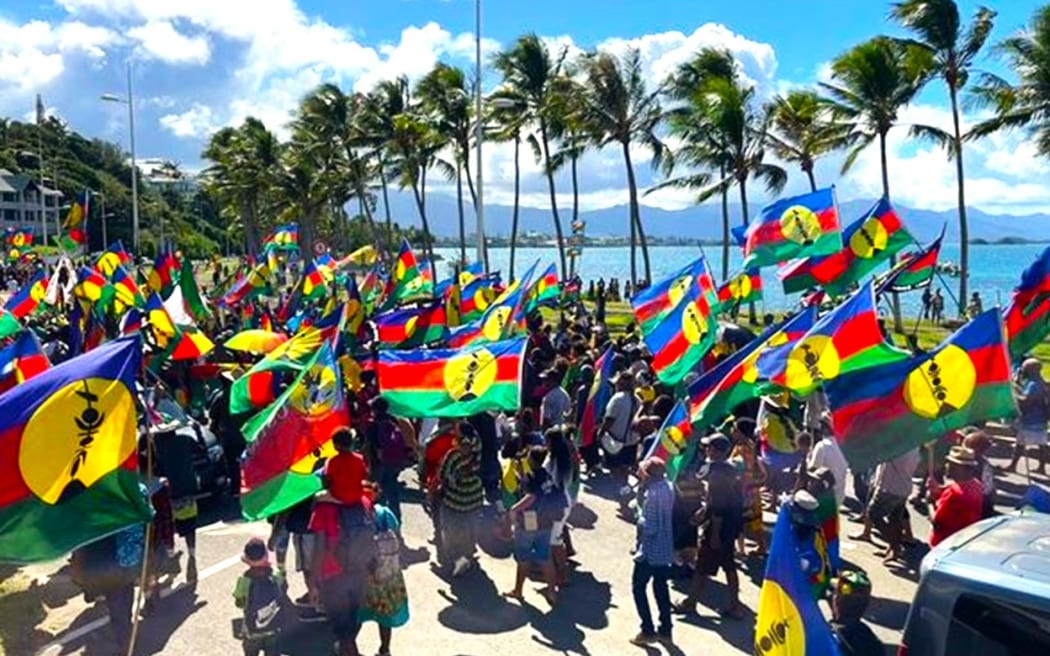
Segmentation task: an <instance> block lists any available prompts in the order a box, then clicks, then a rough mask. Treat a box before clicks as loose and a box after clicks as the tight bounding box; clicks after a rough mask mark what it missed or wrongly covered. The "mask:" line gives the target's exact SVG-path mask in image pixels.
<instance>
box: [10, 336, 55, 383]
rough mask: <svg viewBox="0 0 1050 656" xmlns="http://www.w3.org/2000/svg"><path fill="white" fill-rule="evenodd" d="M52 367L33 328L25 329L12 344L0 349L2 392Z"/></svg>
mask: <svg viewBox="0 0 1050 656" xmlns="http://www.w3.org/2000/svg"><path fill="white" fill-rule="evenodd" d="M50 368H51V362H50V360H48V359H47V355H45V354H44V350H43V349H42V348H40V341H39V340H38V339H37V338H36V335H35V334H34V333H33V331H31V330H24V331H22V332H20V333H19V334H18V336H17V337H15V340H14V341H13V342H11V344H9V345H7V346H5V347H4V348H2V349H0V392H6V391H7V390H9V389H11V388H12V387H15V386H16V385H21V384H22V383H24V382H26V381H27V380H29V379H30V378H33V377H34V376H37V375H39V374H41V373H43V372H45V371H47V370H48V369H50Z"/></svg>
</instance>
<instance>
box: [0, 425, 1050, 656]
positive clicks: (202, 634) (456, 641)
mask: <svg viewBox="0 0 1050 656" xmlns="http://www.w3.org/2000/svg"><path fill="white" fill-rule="evenodd" d="M998 449H999V450H1000V453H999V455H1001V456H1002V455H1004V453H1005V451H1004V447H1002V446H1001V445H1000V446H999V447H998ZM997 462H1000V463H1001V462H1003V461H1002V460H999V461H997ZM1041 482H1042V483H1044V484H1045V483H1046V481H1045V480H1042V481H1041ZM1023 483H1024V482H1023V480H1022V479H1021V478H1020V477H1016V476H1014V477H1010V478H1009V480H1008V481H1005V483H1004V485H1003V486H1002V487H1001V490H1002V492H1003V493H1004V497H1003V499H1002V500H1003V501H1004V502H1005V503H1004V508H1005V507H1006V505H1008V503H1009V502H1010V501H1011V500H1012V499H1014V498H1016V496H1017V495H1019V494H1020V493H1021V491H1022V490H1023ZM609 492H610V489H609V486H608V484H604V485H603V484H599V485H597V486H596V487H585V490H584V492H583V494H582V495H581V507H580V508H579V509H578V510H577V511H576V513H575V514H574V518H573V519H574V524H575V529H574V532H573V536H574V537H573V539H574V542H575V545H576V549H577V551H578V554H577V557H576V560H578V561H579V567H578V569H577V571H576V573H575V574H574V576H573V580H572V584H571V586H570V587H569V588H567V589H566V591H565V592H564V594H563V595H562V597H561V599H560V600H559V603H558V606H557V608H556V609H554V610H551V609H550V608H549V607H548V606H547V604H546V602H545V601H544V600H543V598H542V597H541V596H540V595H539V594H538V593H537V592H536V589H537V587H538V584H529V585H528V586H527V587H526V595H525V603H524V604H519V603H516V602H512V601H508V600H505V599H503V598H502V597H501V596H500V592H501V591H504V590H507V589H509V588H510V587H511V585H512V583H513V579H514V563H513V561H512V560H510V559H508V558H496V557H492V556H490V555H487V554H486V555H483V556H482V559H481V564H482V568H481V570H480V571H479V570H475V571H474V572H472V573H470V574H469V575H467V576H466V577H464V578H463V579H461V580H447V579H445V578H443V577H442V576H441V575H440V574H439V573H438V572H436V571H435V569H434V568H433V567H432V563H431V558H430V557H431V556H432V554H433V546H432V545H430V544H429V542H428V540H429V538H430V533H431V531H430V524H429V520H428V519H427V517H426V516H425V515H424V513H423V511H422V509H421V508H420V506H419V505H418V504H417V503H409V504H407V505H406V506H405V527H404V533H405V538H406V543H407V546H408V547H409V549H412V550H414V553H415V557H414V558H412V559H411V561H410V564H409V566H408V568H407V570H406V574H405V575H406V580H407V584H408V590H409V597H410V607H411V615H412V618H411V621H410V623H409V625H408V626H407V627H406V628H403V629H400V630H398V631H396V632H395V635H394V653H395V654H422V653H428V654H435V655H438V656H488V655H490V654H498V653H510V654H515V655H516V656H517V655H522V656H528V655H531V654H553V653H562V654H580V655H583V656H586V655H588V654H596V655H597V654H633V653H643V652H644V653H647V654H650V655H656V654H660V653H664V652H666V653H670V654H687V655H689V656H692V655H694V654H711V655H723V654H725V655H729V654H734V655H735V654H741V653H751V639H752V630H753V622H754V616H753V615H749V616H748V617H747V618H746V619H744V620H743V621H731V620H723V619H721V618H720V617H719V616H718V614H717V613H716V612H714V610H712V609H714V608H718V607H720V606H722V605H723V603H724V599H725V596H724V595H725V588H724V586H723V585H722V583H721V582H720V581H716V583H715V584H714V585H712V586H710V587H709V589H708V591H707V595H706V597H705V599H704V604H705V605H706V608H705V607H701V614H700V615H699V616H693V617H688V618H683V619H682V620H681V621H678V623H677V624H676V625H675V632H674V635H675V642H676V644H677V648H664V647H652V648H648V649H645V650H643V649H640V648H637V647H633V646H631V645H629V644H628V643H627V640H628V639H629V638H630V637H631V636H632V635H634V633H636V632H637V629H638V626H637V618H636V615H635V611H634V606H633V602H632V600H631V594H630V571H631V561H630V557H629V555H628V549H629V548H630V547H631V545H632V543H633V535H634V529H633V527H632V526H631V525H629V524H627V523H626V522H624V521H622V520H621V519H618V518H617V513H616V503H615V501H613V500H612V499H611V495H610V494H609ZM223 512H225V516H223ZM206 519H207V520H208V521H209V524H208V525H207V526H206V527H204V528H203V529H202V530H201V532H200V537H199V546H198V563H199V569H200V579H201V580H200V583H199V584H198V586H197V588H196V591H191V590H189V589H187V588H182V589H179V590H177V591H176V592H175V593H174V594H172V595H170V596H169V597H168V598H166V599H165V600H164V603H163V605H162V608H161V610H160V612H158V613H157V614H156V616H154V617H151V618H149V619H147V620H145V621H144V622H143V623H142V625H141V627H140V632H141V636H140V641H139V642H140V650H139V653H141V654H157V653H164V654H193V655H194V656H210V655H213V654H214V655H222V656H228V655H231V654H235V653H240V647H239V644H238V643H237V641H236V640H234V638H233V637H232V635H231V631H230V620H231V618H233V617H235V615H236V611H235V609H234V607H233V604H232V600H231V597H230V594H231V592H232V590H233V586H234V582H235V580H236V578H237V576H238V575H239V573H240V572H241V570H242V566H241V565H240V563H239V561H238V559H237V556H238V555H239V553H240V549H241V546H242V545H243V543H244V541H245V540H246V538H247V537H248V536H251V535H262V536H265V535H266V533H267V525H266V524H265V523H244V522H242V521H240V520H239V519H238V518H237V517H236V508H235V507H231V508H226V509H217V508H211V509H209V510H208V513H207V516H206ZM767 519H769V520H772V517H767ZM913 525H914V531H915V534H916V536H919V537H923V536H925V535H927V534H928V530H929V525H928V523H927V522H926V520H925V519H924V518H923V517H921V516H920V515H918V514H917V513H913ZM856 528H857V527H856V525H854V524H850V523H848V522H843V533H844V534H846V533H849V532H852V531H853V530H855V529H856ZM873 551H874V548H873V547H872V546H871V545H869V544H863V543H854V542H852V541H850V540H849V539H846V538H845V537H844V538H843V540H842V555H843V558H844V559H845V560H846V561H848V562H851V563H853V564H855V565H856V566H859V567H861V568H863V569H865V570H867V571H868V572H869V575H870V576H871V579H872V582H873V588H874V597H875V598H874V600H873V604H872V606H871V609H870V612H869V613H868V620H869V621H870V623H871V624H872V626H873V628H874V629H875V631H876V633H877V635H878V636H879V637H880V638H881V639H882V640H883V641H884V642H886V643H887V653H888V654H889V653H893V648H894V647H895V645H896V643H897V640H898V638H899V631H900V628H901V626H902V625H903V622H904V619H905V616H906V614H907V610H908V605H909V603H910V600H911V598H912V595H913V593H914V588H915V581H916V578H917V576H916V568H917V565H918V561H919V559H920V558H921V555H922V553H923V552H922V551H915V552H913V553H912V554H911V556H912V558H911V564H910V566H908V567H900V568H893V569H887V568H885V567H884V566H883V565H882V564H881V562H880V561H879V559H877V558H875V557H874V555H873V554H872V552H873ZM52 569H53V567H52ZM61 576H62V575H61V574H60V575H59V579H60V578H61ZM760 576H761V563H758V562H746V563H745V565H744V570H743V572H742V575H741V580H742V595H741V596H742V599H743V601H744V603H745V604H746V605H747V606H748V607H749V608H750V609H752V610H753V609H755V608H756V606H757V600H758V587H757V582H758V581H759V579H760ZM49 585H51V584H49ZM56 585H57V583H56ZM291 588H292V590H291V591H292V593H293V595H295V596H298V595H299V594H301V593H302V592H303V591H304V587H303V584H302V581H301V578H299V577H297V576H295V575H293V576H292V577H291ZM679 596H680V593H673V597H674V598H677V597H679ZM2 601H3V600H2V599H0V606H2ZM50 612H51V613H59V612H60V613H64V614H65V615H66V616H68V618H69V619H68V620H67V621H66V623H65V624H63V626H68V628H67V629H66V630H65V631H64V632H62V633H59V634H58V635H57V636H56V637H57V641H56V642H53V643H52V644H51V645H50V647H49V648H48V649H46V650H45V653H48V654H88V655H95V654H108V653H110V652H109V650H108V649H109V648H108V642H107V639H106V638H107V635H108V634H107V631H106V630H105V627H101V626H100V625H101V623H102V622H104V621H105V620H104V612H102V611H101V610H100V609H93V608H90V607H87V606H85V605H84V604H83V601H82V598H81V597H75V598H72V599H69V600H67V601H65V603H63V604H60V605H59V606H58V608H57V609H54V610H51V611H50ZM330 639H331V638H330V636H329V633H328V630H327V628H326V626H325V625H324V624H310V625H302V627H301V628H300V630H299V631H298V632H297V633H296V634H295V636H294V637H293V638H292V639H291V640H289V644H288V645H287V647H286V653H288V654H303V655H306V654H323V653H327V652H326V649H327V644H330ZM43 642H44V641H39V642H38V644H37V645H36V646H37V647H38V648H39V647H40V646H42V645H43ZM359 644H360V646H361V648H362V653H365V654H372V653H375V652H376V651H377V647H378V637H377V634H376V629H375V626H374V625H368V626H366V627H365V629H364V630H363V632H362V637H361V639H360V641H359Z"/></svg>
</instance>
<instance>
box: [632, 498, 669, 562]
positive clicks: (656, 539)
mask: <svg viewBox="0 0 1050 656" xmlns="http://www.w3.org/2000/svg"><path fill="white" fill-rule="evenodd" d="M673 510H674V487H672V485H671V483H670V482H669V481H666V480H663V481H659V482H656V483H652V484H650V485H649V486H648V487H647V488H646V490H645V501H644V503H643V504H642V515H641V517H640V518H639V519H638V551H637V553H635V556H634V559H635V560H638V561H642V560H644V561H645V562H647V563H649V564H650V565H655V566H658V567H659V566H667V565H670V564H671V563H672V562H673V560H674V531H673V529H672V526H671V515H672V512H673Z"/></svg>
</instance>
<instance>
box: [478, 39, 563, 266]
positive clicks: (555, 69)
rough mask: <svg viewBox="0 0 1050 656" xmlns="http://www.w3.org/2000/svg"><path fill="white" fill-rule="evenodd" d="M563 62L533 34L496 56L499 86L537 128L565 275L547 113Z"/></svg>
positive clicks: (561, 58)
mask: <svg viewBox="0 0 1050 656" xmlns="http://www.w3.org/2000/svg"><path fill="white" fill-rule="evenodd" d="M564 60H565V51H564V50H563V51H562V52H561V53H560V54H559V55H558V56H557V57H556V58H552V57H551V53H550V51H549V50H548V48H547V46H546V44H544V43H543V41H541V40H540V38H539V37H538V36H536V35H535V34H531V33H530V34H526V35H523V36H520V37H518V40H517V41H515V42H514V45H512V46H511V47H510V49H509V50H505V51H503V52H501V53H499V54H498V55H496V60H495V66H496V69H497V70H498V71H499V72H500V73H501V74H502V75H503V86H504V87H505V88H507V89H509V90H511V91H513V93H514V94H515V95H517V97H519V98H521V99H522V100H524V102H525V116H526V117H527V119H528V120H529V121H530V122H533V123H535V124H536V125H537V126H539V139H538V141H539V146H540V149H539V155H540V156H541V157H540V158H537V159H538V161H542V163H543V170H544V173H545V175H546V176H547V189H548V191H549V193H550V202H551V219H552V220H553V221H554V234H555V237H556V238H557V241H558V258H559V260H560V262H561V269H560V271H561V274H562V275H563V276H564V275H566V274H567V273H568V269H567V268H566V264H565V238H564V236H563V233H562V228H561V219H560V218H559V216H558V199H557V193H556V191H555V187H554V170H553V169H552V168H551V148H550V139H551V135H550V126H549V122H550V111H551V105H552V104H553V103H554V102H555V93H556V87H555V81H556V79H557V78H558V76H559V74H560V73H561V69H562V65H563V63H564Z"/></svg>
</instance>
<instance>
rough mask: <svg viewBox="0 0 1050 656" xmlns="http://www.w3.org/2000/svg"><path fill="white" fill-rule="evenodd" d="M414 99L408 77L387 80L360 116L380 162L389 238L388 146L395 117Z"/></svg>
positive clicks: (380, 178)
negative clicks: (410, 92) (410, 93)
mask: <svg viewBox="0 0 1050 656" xmlns="http://www.w3.org/2000/svg"><path fill="white" fill-rule="evenodd" d="M410 100H411V97H410V95H409V86H408V78H407V77H404V76H400V77H397V78H395V79H393V80H384V81H382V82H380V83H379V84H378V85H376V87H375V89H373V90H372V92H371V93H369V94H368V96H367V98H366V101H365V107H364V109H363V111H362V112H361V113H360V114H359V115H358V121H359V123H360V125H359V129H360V130H361V132H362V134H363V135H364V136H365V137H366V138H367V140H368V142H369V143H370V144H371V145H372V148H373V156H374V158H375V160H376V168H377V172H378V173H379V185H380V188H381V189H382V192H383V212H384V214H385V220H386V231H387V234H388V236H389V235H392V234H393V221H392V219H391V217H390V197H389V195H388V194H387V169H389V167H390V165H389V162H388V158H389V155H388V153H387V150H388V149H387V145H388V144H389V142H390V140H391V139H392V138H393V136H394V117H395V116H398V115H399V114H403V113H404V112H405V111H407V110H408V107H409V103H410Z"/></svg>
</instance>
